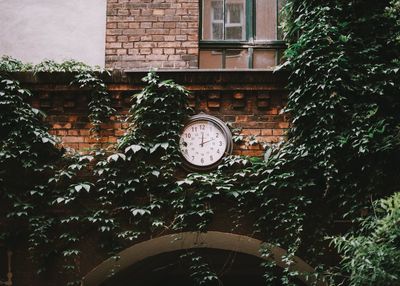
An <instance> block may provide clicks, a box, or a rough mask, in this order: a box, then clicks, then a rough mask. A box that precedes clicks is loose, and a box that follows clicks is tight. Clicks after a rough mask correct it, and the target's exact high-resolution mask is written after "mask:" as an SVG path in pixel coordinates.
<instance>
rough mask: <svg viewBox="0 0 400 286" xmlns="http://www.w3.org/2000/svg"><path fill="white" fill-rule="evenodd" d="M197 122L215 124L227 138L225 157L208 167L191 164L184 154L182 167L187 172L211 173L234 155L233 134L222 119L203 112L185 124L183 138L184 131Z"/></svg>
mask: <svg viewBox="0 0 400 286" xmlns="http://www.w3.org/2000/svg"><path fill="white" fill-rule="evenodd" d="M196 121H210V122H212V123H214V124H215V125H216V126H217V127H218V128H219V129H220V130H221V132H222V134H223V137H224V138H225V141H226V148H225V151H224V154H223V156H222V157H221V158H220V159H219V160H218V161H216V162H215V163H213V164H211V165H207V166H198V165H194V164H192V163H190V162H189V161H188V160H186V158H185V156H183V154H182V153H181V158H182V166H183V168H184V169H185V170H187V171H195V172H205V171H211V170H213V169H215V168H216V167H217V166H218V165H219V164H220V163H221V161H222V160H223V159H224V157H226V156H227V155H230V154H232V150H233V140H232V133H231V131H230V130H229V128H228V126H227V125H226V124H225V122H223V121H222V120H221V119H219V118H217V117H215V116H212V115H208V114H206V113H203V112H201V113H199V114H196V115H193V116H191V117H190V118H189V119H188V120H187V121H186V122H185V125H184V127H183V129H182V132H181V136H182V134H183V130H185V128H186V126H187V125H189V124H192V123H193V122H196Z"/></svg>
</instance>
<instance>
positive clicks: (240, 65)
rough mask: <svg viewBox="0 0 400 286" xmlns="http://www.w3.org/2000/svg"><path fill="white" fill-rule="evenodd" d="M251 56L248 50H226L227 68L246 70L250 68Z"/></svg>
mask: <svg viewBox="0 0 400 286" xmlns="http://www.w3.org/2000/svg"><path fill="white" fill-rule="evenodd" d="M248 63H249V54H248V52H247V50H226V51H225V67H226V68H227V69H245V68H247V67H248Z"/></svg>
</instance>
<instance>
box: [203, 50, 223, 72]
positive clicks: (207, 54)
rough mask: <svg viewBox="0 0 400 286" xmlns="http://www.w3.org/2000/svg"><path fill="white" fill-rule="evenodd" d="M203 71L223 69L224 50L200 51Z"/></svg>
mask: <svg viewBox="0 0 400 286" xmlns="http://www.w3.org/2000/svg"><path fill="white" fill-rule="evenodd" d="M200 68H201V69H222V50H212V51H207V50H205V51H204V50H203V51H200Z"/></svg>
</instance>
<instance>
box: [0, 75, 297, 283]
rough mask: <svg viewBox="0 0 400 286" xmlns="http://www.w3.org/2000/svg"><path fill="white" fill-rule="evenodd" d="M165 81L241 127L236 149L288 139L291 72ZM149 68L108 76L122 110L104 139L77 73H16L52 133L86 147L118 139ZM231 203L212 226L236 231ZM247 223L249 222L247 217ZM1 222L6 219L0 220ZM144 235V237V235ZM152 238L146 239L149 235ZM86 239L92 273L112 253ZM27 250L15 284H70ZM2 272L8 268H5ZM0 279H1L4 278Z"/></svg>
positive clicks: (86, 265) (17, 254)
mask: <svg viewBox="0 0 400 286" xmlns="http://www.w3.org/2000/svg"><path fill="white" fill-rule="evenodd" d="M159 75H160V77H161V78H163V79H171V78H172V79H174V80H175V81H176V82H177V83H180V84H183V85H184V86H185V87H186V88H187V89H189V90H190V91H191V96H190V98H189V102H190V105H191V106H192V107H193V108H194V109H195V110H196V111H197V112H200V111H203V112H206V113H208V114H211V115H214V116H217V117H219V118H220V119H222V120H224V121H225V122H230V123H231V124H232V126H233V127H234V128H239V129H241V131H240V133H241V134H242V135H243V137H244V141H243V142H239V143H237V144H235V145H234V153H235V154H242V155H253V156H261V155H262V154H263V149H262V145H261V144H254V145H250V144H249V140H248V139H249V138H252V137H254V138H255V139H258V140H259V141H260V142H265V143H274V142H277V141H279V140H282V139H284V133H285V131H286V129H287V127H288V125H289V123H288V118H286V117H285V116H284V115H282V114H280V111H281V109H282V107H283V106H284V105H285V101H286V90H285V85H286V83H287V75H286V74H285V73H283V72H276V73H272V72H268V71H255V70H253V71H208V72H206V71H201V70H193V71H174V72H167V71H164V72H159ZM144 76H145V72H128V73H114V74H112V75H111V76H107V75H104V80H105V82H106V84H107V87H108V90H109V92H110V94H111V95H112V104H113V107H114V108H115V109H116V110H117V114H116V116H115V117H113V120H112V121H111V122H109V123H107V124H104V125H103V126H102V127H103V128H102V131H101V134H100V135H101V138H100V141H99V142H97V141H96V139H94V138H92V137H91V136H90V131H89V129H90V127H91V125H90V123H89V122H88V108H87V103H88V95H89V91H88V90H84V89H79V88H78V87H76V86H73V85H70V82H71V80H72V79H73V74H66V73H36V74H33V73H19V74H13V77H14V78H16V79H18V80H19V81H20V82H21V85H22V86H23V87H25V88H28V89H30V90H31V91H32V92H33V97H32V99H31V100H32V104H33V105H34V106H35V107H37V108H40V109H41V110H43V111H44V112H45V113H46V114H47V122H48V124H49V125H50V127H51V132H52V133H53V134H55V135H58V136H59V137H60V138H61V140H62V141H63V145H64V146H69V147H73V148H77V149H79V150H84V149H85V148H89V147H93V146H94V144H101V145H103V147H105V146H107V145H110V144H112V143H114V142H116V141H117V139H118V137H120V136H121V135H122V134H124V131H125V129H126V127H127V125H126V123H123V119H124V118H125V117H126V115H127V112H128V109H129V107H130V104H131V103H130V98H131V96H132V94H134V93H137V92H138V91H139V90H141V88H142V87H143V83H142V82H141V81H140V79H141V78H142V77H144ZM228 209H229V207H228V205H226V204H223V203H222V204H221V206H220V209H219V210H218V211H216V215H215V217H214V220H213V223H212V225H211V228H210V229H211V230H217V231H225V232H229V231H231V228H230V222H229V219H230V216H229V214H228V213H226V210H228ZM0 217H1V215H0ZM244 222H246V220H245V221H244ZM0 223H1V221H0ZM251 223H252V221H250V220H249V222H248V223H243V225H241V230H240V231H242V232H243V233H251V225H252V224H251ZM143 239H145V238H143ZM146 239H147V238H146ZM83 243H84V245H83V246H84V249H85V250H86V251H85V255H82V261H80V269H81V271H82V273H81V274H82V276H83V275H85V274H86V273H88V272H89V271H90V270H91V269H93V268H94V267H95V266H96V265H98V264H99V263H100V262H101V261H103V260H104V259H105V258H106V257H108V255H107V254H106V253H100V252H99V251H98V249H97V248H96V245H97V244H98V241H97V238H96V237H91V236H88V237H87V238H86V239H85V241H84V242H83ZM27 253H28V250H27V248H25V247H24V246H19V247H18V249H15V250H14V256H13V273H14V276H13V277H14V278H13V282H14V284H15V285H32V286H35V285H41V286H43V285H45V286H47V285H48V286H50V285H55V284H57V283H58V284H60V283H61V285H65V282H63V281H60V278H59V275H58V273H57V271H50V274H49V275H48V276H45V277H39V276H37V275H36V274H35V272H34V266H33V264H32V263H31V261H30V260H28V259H27ZM4 255H5V249H4V248H3V249H2V248H1V245H0V275H3V276H2V277H4V274H2V273H4V270H3V269H4V268H5V266H4V265H5V264H4V261H3V262H2V260H1V259H3V260H4ZM1 271H3V272H1ZM0 279H1V277H0Z"/></svg>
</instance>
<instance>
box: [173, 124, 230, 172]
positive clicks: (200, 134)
mask: <svg viewBox="0 0 400 286" xmlns="http://www.w3.org/2000/svg"><path fill="white" fill-rule="evenodd" d="M226 144H227V143H226V138H225V136H224V133H223V132H222V130H221V129H220V128H219V127H218V126H217V125H216V124H215V123H213V122H210V121H207V120H198V121H195V122H192V123H190V124H189V125H187V126H185V129H184V130H183V132H182V135H181V139H180V149H181V152H182V155H183V156H184V157H185V159H186V160H187V161H188V162H189V163H191V164H193V165H196V166H209V165H212V164H214V163H216V162H218V161H219V160H220V159H221V158H222V157H223V156H224V153H225V150H226Z"/></svg>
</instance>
